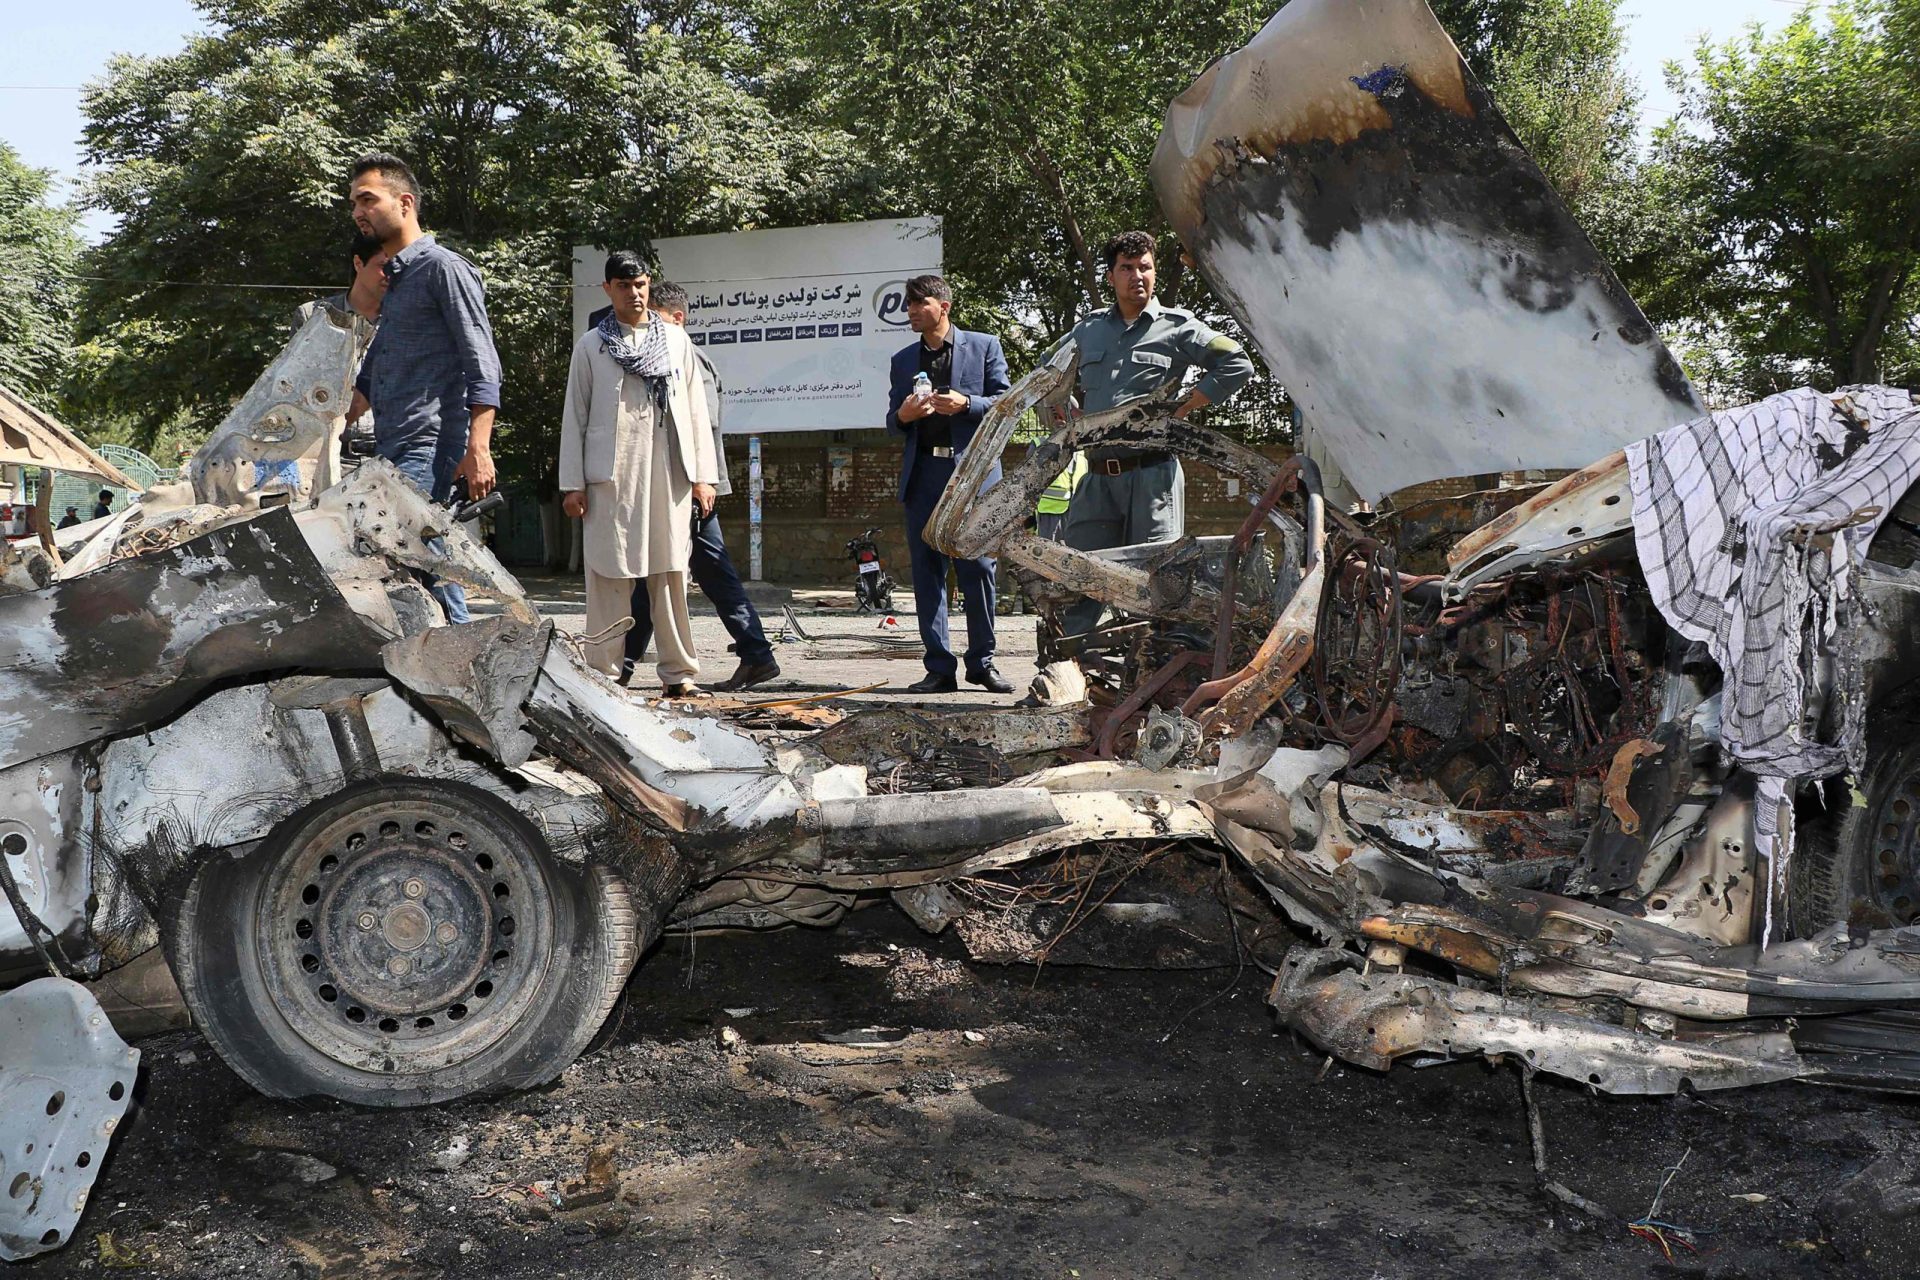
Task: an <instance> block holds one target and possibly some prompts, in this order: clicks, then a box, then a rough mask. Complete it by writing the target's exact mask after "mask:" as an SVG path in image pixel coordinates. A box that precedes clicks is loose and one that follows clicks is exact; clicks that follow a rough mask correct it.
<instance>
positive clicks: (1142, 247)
mask: <svg viewBox="0 0 1920 1280" xmlns="http://www.w3.org/2000/svg"><path fill="white" fill-rule="evenodd" d="M1152 252H1153V237H1152V236H1150V235H1148V234H1147V233H1146V232H1144V231H1122V232H1121V233H1120V234H1119V235H1117V236H1115V237H1114V238H1113V239H1111V240H1109V241H1107V247H1106V248H1104V249H1102V250H1101V251H1100V256H1101V257H1103V258H1105V259H1106V261H1107V270H1109V271H1111V270H1113V264H1114V263H1116V262H1118V261H1119V260H1120V259H1122V258H1137V257H1139V256H1140V255H1141V254H1143V253H1152Z"/></svg>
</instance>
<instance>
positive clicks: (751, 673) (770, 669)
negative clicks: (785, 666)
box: [713, 659, 780, 693]
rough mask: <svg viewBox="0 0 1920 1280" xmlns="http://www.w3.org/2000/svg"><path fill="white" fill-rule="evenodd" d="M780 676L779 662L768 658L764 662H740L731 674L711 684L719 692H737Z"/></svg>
mask: <svg viewBox="0 0 1920 1280" xmlns="http://www.w3.org/2000/svg"><path fill="white" fill-rule="evenodd" d="M779 678H780V664H779V663H777V662H774V661H772V660H771V659H769V660H768V661H766V662H742V663H741V664H740V665H739V666H737V667H735V668H734V669H733V674H732V675H730V676H728V677H727V678H726V679H725V680H722V681H721V682H720V683H719V684H716V685H715V686H713V687H714V688H715V689H717V690H719V691H720V692H721V693H739V692H740V691H742V690H744V689H751V688H753V686H755V685H757V684H765V683H766V682H767V681H769V680H778V679H779Z"/></svg>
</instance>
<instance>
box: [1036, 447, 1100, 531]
mask: <svg viewBox="0 0 1920 1280" xmlns="http://www.w3.org/2000/svg"><path fill="white" fill-rule="evenodd" d="M1086 474H1087V455H1086V454H1084V453H1081V452H1079V451H1078V450H1076V451H1075V452H1074V455H1073V461H1072V462H1069V463H1068V464H1067V466H1066V469H1065V470H1064V471H1062V472H1061V473H1060V474H1059V475H1057V476H1055V477H1054V478H1053V483H1052V484H1050V485H1048V486H1047V490H1046V492H1045V493H1043V494H1041V495H1040V501H1038V502H1036V503H1034V504H1033V514H1034V517H1035V520H1034V523H1035V526H1036V530H1037V532H1038V533H1039V534H1040V536H1041V537H1043V538H1045V539H1047V540H1048V541H1049V542H1058V541H1060V532H1061V530H1063V529H1064V528H1066V524H1067V504H1068V503H1070V502H1071V501H1072V500H1073V491H1074V490H1075V489H1076V488H1078V487H1079V485H1080V481H1081V480H1082V479H1084V478H1085V477H1086Z"/></svg>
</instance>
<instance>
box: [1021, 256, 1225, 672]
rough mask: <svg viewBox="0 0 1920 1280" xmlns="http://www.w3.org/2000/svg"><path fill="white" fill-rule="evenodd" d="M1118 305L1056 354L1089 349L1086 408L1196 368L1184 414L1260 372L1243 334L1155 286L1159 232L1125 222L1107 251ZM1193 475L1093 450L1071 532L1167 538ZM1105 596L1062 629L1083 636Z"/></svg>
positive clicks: (1066, 618)
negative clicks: (1218, 326)
mask: <svg viewBox="0 0 1920 1280" xmlns="http://www.w3.org/2000/svg"><path fill="white" fill-rule="evenodd" d="M1104 256H1105V259H1106V264H1107V283H1108V284H1109V285H1110V286H1112V288H1113V305H1112V306H1111V307H1108V308H1106V309H1105V310H1102V311H1096V312H1094V313H1093V314H1091V315H1089V316H1087V317H1086V318H1085V319H1083V320H1082V321H1080V323H1079V324H1077V325H1075V326H1074V327H1073V332H1072V333H1069V334H1068V335H1067V336H1066V337H1065V338H1063V339H1062V340H1061V341H1060V342H1059V343H1056V344H1055V346H1054V348H1053V350H1052V351H1050V352H1048V355H1047V358H1049V359H1051V358H1052V356H1053V355H1054V354H1055V353H1056V352H1058V351H1059V350H1061V348H1063V347H1064V346H1065V345H1066V344H1067V343H1073V344H1074V345H1075V346H1077V347H1078V348H1079V350H1080V383H1079V390H1080V410H1081V412H1082V413H1099V412H1100V411H1102V410H1105V409H1111V408H1113V407H1115V406H1116V405H1120V404H1124V403H1126V402H1127V401H1129V400H1138V399H1140V398H1142V397H1143V396H1147V395H1150V394H1152V393H1153V392H1154V391H1155V390H1156V389H1157V388H1158V387H1159V386H1160V385H1161V384H1162V383H1164V382H1166V381H1167V379H1169V378H1172V377H1175V376H1177V375H1180V374H1184V373H1185V372H1186V371H1187V370H1188V369H1190V368H1198V369H1200V370H1201V372H1202V377H1201V378H1200V381H1199V382H1198V383H1197V384H1196V385H1195V386H1194V388H1193V390H1192V392H1190V393H1189V394H1188V395H1187V397H1186V399H1184V400H1183V401H1181V403H1180V405H1179V407H1178V408H1176V409H1175V410H1174V415H1175V416H1176V417H1181V418H1184V417H1186V416H1187V415H1188V414H1189V413H1192V412H1193V411H1194V410H1195V409H1198V408H1200V407H1201V406H1202V405H1208V404H1218V403H1220V402H1221V401H1223V400H1225V399H1227V398H1228V397H1229V396H1232V395H1233V394H1234V393H1235V392H1237V391H1239V390H1240V388H1241V387H1244V386H1245V385H1246V384H1247V381H1248V379H1250V378H1252V377H1253V362H1252V361H1251V360H1249V359H1248V358H1247V353H1246V352H1245V351H1243V350H1242V349H1241V347H1240V344H1239V343H1237V342H1235V341H1234V340H1233V339H1232V338H1229V337H1227V336H1226V335H1225V334H1222V333H1218V332H1215V331H1214V330H1213V329H1210V328H1208V327H1207V326H1206V325H1204V324H1202V323H1201V322H1200V321H1199V320H1198V319H1197V318H1195V317H1194V316H1193V315H1191V314H1190V313H1188V312H1185V311H1176V310H1174V309H1173V308H1172V307H1163V306H1161V305H1160V302H1159V300H1158V299H1157V298H1155V297H1154V293H1153V282H1154V275H1153V237H1152V236H1150V235H1148V234H1147V233H1146V232H1144V231H1126V232H1122V233H1121V234H1119V235H1117V236H1115V237H1114V238H1113V239H1111V240H1109V241H1108V242H1107V245H1106V249H1105V253H1104ZM1186 524H1187V518H1186V477H1185V476H1184V475H1183V474H1182V473H1181V470H1180V460H1179V459H1178V458H1176V457H1174V456H1173V455H1172V454H1170V453H1156V452H1150V451H1146V450H1141V449H1134V448H1128V447H1124V446H1116V445H1105V444H1102V445H1094V446H1092V447H1091V448H1089V449H1088V450H1087V476H1086V479H1084V480H1082V481H1081V482H1080V486H1079V488H1078V489H1077V490H1075V491H1074V494H1073V502H1072V505H1071V506H1070V507H1069V508H1068V510H1067V521H1066V529H1065V531H1064V535H1063V536H1064V540H1065V542H1066V544H1067V545H1068V546H1070V547H1074V548H1076V549H1078V550H1081V551H1099V550H1102V549H1104V548H1106V547H1125V546H1131V545H1133V544H1135V543H1140V542H1168V541H1172V540H1173V539H1175V538H1178V537H1180V535H1181V534H1182V533H1184V532H1185V531H1186ZM1103 608H1104V606H1103V605H1102V604H1101V603H1100V601H1098V600H1092V599H1084V598H1083V599H1081V600H1080V601H1078V602H1077V603H1075V604H1074V605H1072V606H1071V607H1069V608H1068V609H1067V610H1066V612H1065V614H1064V615H1063V617H1062V619H1061V628H1060V629H1061V635H1062V638H1067V637H1076V636H1083V635H1085V634H1086V633H1087V632H1089V631H1091V630H1093V628H1094V626H1095V625H1096V624H1097V623H1098V622H1099V621H1100V613H1101V610H1102V609H1103Z"/></svg>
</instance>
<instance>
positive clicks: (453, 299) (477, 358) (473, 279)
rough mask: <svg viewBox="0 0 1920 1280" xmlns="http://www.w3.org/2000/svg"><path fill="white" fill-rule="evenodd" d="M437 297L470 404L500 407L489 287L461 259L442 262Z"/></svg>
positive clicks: (443, 260) (440, 259)
mask: <svg viewBox="0 0 1920 1280" xmlns="http://www.w3.org/2000/svg"><path fill="white" fill-rule="evenodd" d="M438 262H439V264H440V270H439V271H438V272H437V273H436V276H435V279H434V284H435V286H436V287H435V289H434V298H435V301H436V302H437V303H438V304H439V306H440V314H441V315H442V317H444V318H445V320H446V322H447V332H448V333H449V334H451V335H452V336H453V344H454V347H455V348H456V349H457V350H458V351H459V353H460V367H461V370H462V371H463V372H464V373H465V374H466V379H467V404H468V405H469V406H472V405H488V406H491V407H492V408H495V409H497V408H499V407H500V354H499V352H497V351H495V350H494V346H493V326H492V325H490V324H489V323H488V322H487V293H486V287H485V286H484V285H483V284H482V283H481V282H480V273H479V272H478V271H475V270H474V269H473V268H472V267H471V266H469V265H468V264H467V263H465V262H463V261H461V260H460V259H458V258H453V257H450V256H449V257H441V258H439V259H438Z"/></svg>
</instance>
